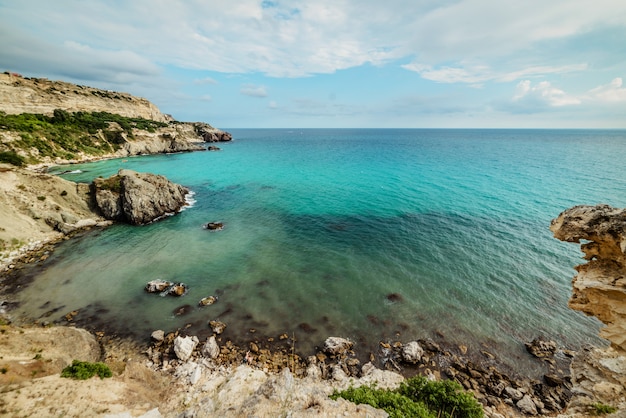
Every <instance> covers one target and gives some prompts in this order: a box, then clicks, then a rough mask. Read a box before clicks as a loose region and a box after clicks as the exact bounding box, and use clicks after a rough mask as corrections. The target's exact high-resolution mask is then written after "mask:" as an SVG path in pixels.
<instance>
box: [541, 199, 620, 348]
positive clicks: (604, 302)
mask: <svg viewBox="0 0 626 418" xmlns="http://www.w3.org/2000/svg"><path fill="white" fill-rule="evenodd" d="M550 229H551V230H552V232H553V233H554V236H555V238H558V239H560V240H561V241H567V242H575V243H580V241H581V240H583V241H588V242H587V243H584V244H582V245H581V246H580V248H581V250H582V251H583V253H585V256H584V259H585V260H587V261H588V263H587V264H582V265H579V266H577V267H576V270H577V271H578V274H577V275H576V276H575V277H574V280H573V281H572V286H573V293H572V297H571V299H570V301H569V306H570V307H571V308H572V309H576V310H579V311H582V312H584V313H586V314H587V315H592V316H595V317H596V318H598V319H599V320H600V321H602V322H603V323H604V324H605V325H606V327H604V328H603V329H602V330H601V331H600V336H601V337H603V338H606V339H607V340H609V341H611V343H612V344H613V345H614V346H615V347H616V348H619V349H621V350H626V209H615V208H612V207H610V206H608V205H598V206H576V207H573V208H571V209H568V210H566V211H564V212H563V213H561V214H560V215H559V217H558V218H556V219H555V220H553V221H552V224H551V226H550Z"/></svg>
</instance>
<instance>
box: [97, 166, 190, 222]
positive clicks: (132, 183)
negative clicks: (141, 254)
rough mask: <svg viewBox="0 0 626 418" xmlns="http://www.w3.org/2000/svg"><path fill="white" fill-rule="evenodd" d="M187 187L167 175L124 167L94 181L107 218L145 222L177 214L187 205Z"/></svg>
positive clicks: (101, 206) (101, 208) (98, 201)
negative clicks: (111, 174) (107, 176)
mask: <svg viewBox="0 0 626 418" xmlns="http://www.w3.org/2000/svg"><path fill="white" fill-rule="evenodd" d="M188 192H189V190H188V189H186V188H185V187H183V186H181V185H178V184H175V183H172V182H171V181H169V180H168V179H166V178H165V177H163V176H159V175H155V174H149V173H137V172H135V171H132V170H124V169H122V170H120V171H119V172H118V174H116V175H114V176H112V177H109V178H108V179H102V178H98V179H95V180H94V182H93V183H92V194H93V196H94V199H95V203H96V206H97V208H98V209H99V210H100V212H102V215H103V216H104V217H105V218H106V219H110V220H114V221H121V222H128V223H130V224H133V225H143V224H147V223H150V222H153V221H155V220H157V219H160V218H162V217H163V216H166V215H170V214H174V213H176V212H178V211H179V210H180V209H181V208H182V207H183V206H185V204H186V203H185V195H186V194H187V193H188Z"/></svg>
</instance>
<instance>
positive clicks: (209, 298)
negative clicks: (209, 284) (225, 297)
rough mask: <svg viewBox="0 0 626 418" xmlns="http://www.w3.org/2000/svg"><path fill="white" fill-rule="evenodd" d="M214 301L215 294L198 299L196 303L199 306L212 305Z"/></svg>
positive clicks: (215, 300) (215, 299) (215, 298)
mask: <svg viewBox="0 0 626 418" xmlns="http://www.w3.org/2000/svg"><path fill="white" fill-rule="evenodd" d="M215 302H217V296H207V297H206V298H202V299H200V302H199V303H198V305H200V306H207V305H213V304H214V303H215Z"/></svg>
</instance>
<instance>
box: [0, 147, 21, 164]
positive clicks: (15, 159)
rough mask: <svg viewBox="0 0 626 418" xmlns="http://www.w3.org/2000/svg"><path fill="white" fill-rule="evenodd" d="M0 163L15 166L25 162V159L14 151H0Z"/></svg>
mask: <svg viewBox="0 0 626 418" xmlns="http://www.w3.org/2000/svg"><path fill="white" fill-rule="evenodd" d="M0 163H8V164H11V165H14V166H17V167H22V166H24V164H26V160H24V157H22V156H21V155H18V154H17V153H16V152H15V151H4V152H0Z"/></svg>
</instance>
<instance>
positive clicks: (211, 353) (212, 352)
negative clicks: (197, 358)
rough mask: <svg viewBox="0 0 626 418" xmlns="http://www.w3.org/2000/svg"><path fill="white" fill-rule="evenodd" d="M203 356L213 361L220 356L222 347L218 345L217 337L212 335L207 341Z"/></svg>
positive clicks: (203, 348)
mask: <svg viewBox="0 0 626 418" xmlns="http://www.w3.org/2000/svg"><path fill="white" fill-rule="evenodd" d="M202 355H204V356H206V357H208V358H212V359H214V358H217V356H219V355H220V346H219V345H217V341H216V340H215V335H211V336H210V337H209V338H207V339H206V343H204V347H202Z"/></svg>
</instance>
